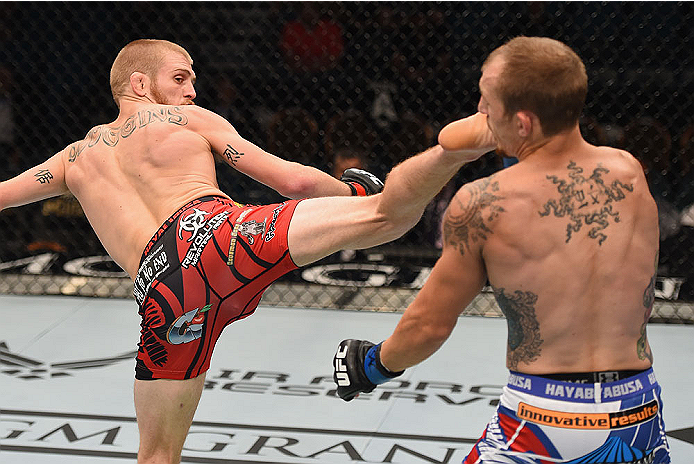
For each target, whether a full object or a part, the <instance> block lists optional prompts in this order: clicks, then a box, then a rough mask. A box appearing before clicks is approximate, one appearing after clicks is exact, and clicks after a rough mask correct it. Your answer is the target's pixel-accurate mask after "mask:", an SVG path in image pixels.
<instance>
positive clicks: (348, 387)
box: [333, 339, 405, 401]
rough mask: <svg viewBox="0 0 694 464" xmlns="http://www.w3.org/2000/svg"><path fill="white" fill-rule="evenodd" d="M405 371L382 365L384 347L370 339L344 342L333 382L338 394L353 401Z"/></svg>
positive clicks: (334, 361) (337, 355)
mask: <svg viewBox="0 0 694 464" xmlns="http://www.w3.org/2000/svg"><path fill="white" fill-rule="evenodd" d="M403 372H405V371H404V370H403V371H400V372H391V371H390V370H388V369H387V368H386V367H385V366H384V365H383V363H381V344H380V343H379V344H378V345H374V344H373V343H371V342H368V341H366V340H351V339H350V340H342V341H341V342H340V344H339V345H338V347H337V352H336V353H335V356H334V357H333V380H334V381H335V383H336V384H337V395H338V396H339V397H340V398H342V399H343V400H345V401H351V400H352V399H354V398H355V397H356V396H357V395H358V394H359V393H369V392H370V391H372V390H373V389H374V388H376V385H379V384H382V383H384V382H387V381H388V380H390V379H392V378H395V377H397V376H399V375H402V373H403Z"/></svg>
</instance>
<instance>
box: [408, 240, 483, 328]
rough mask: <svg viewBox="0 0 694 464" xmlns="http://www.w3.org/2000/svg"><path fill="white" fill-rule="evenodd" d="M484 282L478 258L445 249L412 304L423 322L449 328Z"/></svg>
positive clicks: (481, 264) (480, 261) (453, 249)
mask: <svg viewBox="0 0 694 464" xmlns="http://www.w3.org/2000/svg"><path fill="white" fill-rule="evenodd" d="M485 282H486V273H485V269H484V264H483V263H482V260H481V258H480V259H475V258H474V257H473V256H472V255H470V254H468V255H467V256H465V255H461V254H460V253H459V251H458V250H457V249H455V248H453V247H451V246H446V247H445V248H444V250H443V253H442V254H441V257H440V258H439V260H438V261H437V262H436V265H435V266H434V268H433V269H432V271H431V274H430V275H429V278H428V279H427V281H426V283H425V284H424V286H423V287H422V289H421V290H420V292H419V294H418V295H417V297H416V298H415V301H414V302H413V306H414V307H419V308H422V309H421V310H422V311H426V313H427V318H429V319H431V318H433V319H434V321H433V322H434V323H436V324H440V325H441V326H451V328H452V326H453V325H455V322H456V320H457V318H458V316H459V315H460V314H461V313H462V312H463V311H464V310H465V308H467V306H468V305H469V304H470V303H471V302H472V300H473V299H474V298H475V296H477V294H478V293H479V292H480V291H481V290H482V287H483V286H484V284H485Z"/></svg>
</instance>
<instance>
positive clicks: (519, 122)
mask: <svg viewBox="0 0 694 464" xmlns="http://www.w3.org/2000/svg"><path fill="white" fill-rule="evenodd" d="M514 119H515V123H516V130H517V131H518V135H519V136H521V137H529V136H530V135H531V134H532V133H533V129H535V130H537V129H540V120H539V119H538V117H537V116H535V114H534V113H531V112H530V111H518V112H517V113H516V114H515V118H514Z"/></svg>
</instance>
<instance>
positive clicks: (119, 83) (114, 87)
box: [111, 39, 193, 107]
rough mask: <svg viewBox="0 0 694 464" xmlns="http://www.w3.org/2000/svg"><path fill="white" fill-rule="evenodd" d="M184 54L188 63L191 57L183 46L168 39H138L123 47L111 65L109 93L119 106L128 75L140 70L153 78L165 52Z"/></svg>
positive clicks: (126, 85) (128, 81) (126, 87)
mask: <svg viewBox="0 0 694 464" xmlns="http://www.w3.org/2000/svg"><path fill="white" fill-rule="evenodd" d="M170 51H173V52H176V53H180V54H181V55H183V56H185V57H186V58H187V59H188V60H189V61H190V63H191V64H192V63H193V59H192V58H191V57H190V54H189V53H188V52H187V51H186V49H185V48H183V47H181V46H180V45H177V44H175V43H173V42H169V41H168V40H157V39H138V40H134V41H132V42H130V43H129V44H128V45H126V46H125V47H123V48H122V49H121V51H120V52H118V56H116V59H115V60H114V61H113V65H112V66H111V94H112V95H113V99H114V100H115V102H116V105H118V107H120V104H119V99H120V98H121V97H122V96H123V95H124V94H125V93H126V92H127V89H128V86H129V85H130V75H131V74H132V73H134V72H136V71H137V72H141V73H143V74H145V75H147V76H149V77H150V78H151V79H154V77H155V75H156V73H157V71H159V68H160V67H161V65H162V63H163V61H164V57H165V55H166V53H167V52H170Z"/></svg>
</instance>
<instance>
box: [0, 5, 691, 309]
mask: <svg viewBox="0 0 694 464" xmlns="http://www.w3.org/2000/svg"><path fill="white" fill-rule="evenodd" d="M0 11H2V14H0V154H1V156H2V159H3V162H2V163H0V171H2V172H1V173H0V179H3V180H4V179H7V178H10V177H12V176H14V175H16V174H18V173H20V172H22V171H24V170H25V169H27V168H29V167H31V166H34V165H36V164H38V163H39V162H41V161H43V160H44V159H45V158H47V157H48V156H50V155H52V154H53V153H55V152H56V151H58V150H60V149H62V148H63V147H64V146H66V145H67V144H69V143H71V142H72V141H74V140H78V139H81V138H83V137H84V135H85V133H86V132H87V130H88V129H89V128H90V127H92V126H93V125H94V124H97V123H104V122H108V121H110V120H112V119H114V118H115V116H116V114H117V109H116V106H115V104H113V101H112V98H111V94H110V89H109V84H108V83H109V70H110V65H111V63H112V61H113V59H114V57H115V55H116V54H117V52H118V50H120V48H121V47H122V46H124V45H125V44H126V43H128V42H129V41H131V40H134V39H136V38H143V37H150V38H154V37H156V38H163V39H168V40H172V41H175V42H177V43H180V44H181V45H183V46H184V47H185V48H186V49H187V50H188V51H189V52H190V53H191V55H192V56H193V59H194V61H195V64H194V66H195V70H196V73H197V75H198V83H197V86H196V87H197V94H198V97H197V99H196V101H197V103H198V104H199V105H201V106H204V107H206V108H209V109H211V110H213V111H215V112H217V113H219V114H221V115H222V116H224V117H225V118H227V119H228V120H229V121H231V123H232V124H233V125H234V127H235V128H236V129H237V130H238V131H239V133H240V134H241V135H242V136H243V137H244V138H247V139H248V140H251V141H253V142H254V143H256V144H258V145H259V146H261V147H263V148H265V149H267V150H268V151H270V152H272V153H275V154H277V155H280V156H282V157H284V158H287V159H291V160H295V161H299V162H302V163H305V164H309V165H313V166H315V167H317V168H319V169H323V170H325V171H327V172H334V171H335V170H338V169H339V168H340V167H341V166H342V165H343V163H344V162H345V160H348V161H347V162H350V163H357V164H359V165H362V166H363V167H365V168H366V169H368V170H370V171H372V172H374V173H375V174H377V175H379V176H384V175H385V174H386V173H387V172H388V171H389V170H390V168H391V167H392V166H393V165H394V164H396V163H398V162H399V161H401V160H402V159H404V158H405V157H408V156H410V155H412V154H414V153H417V152H419V151H421V150H423V149H425V148H427V147H428V146H430V145H431V144H433V143H434V141H435V138H436V134H437V133H438V130H439V129H440V128H441V127H442V126H443V125H444V124H446V123H447V122H450V121H452V120H454V119H457V118H459V117H461V116H464V115H467V114H470V113H472V112H474V111H475V108H476V105H477V100H478V98H479V95H478V91H477V80H478V79H479V74H480V70H479V69H480V65H481V63H482V62H483V60H484V58H485V57H486V56H487V54H488V53H489V52H490V51H491V50H493V49H494V48H496V47H497V46H499V45H501V44H502V43H504V42H505V41H506V40H508V39H509V38H511V37H514V36H517V35H542V36H549V37H553V38H556V39H559V40H562V41H564V42H565V43H567V44H568V45H570V46H571V47H572V48H573V49H574V50H576V51H577V53H578V54H579V55H580V56H581V57H582V59H583V60H584V62H585V63H586V68H587V71H588V76H589V93H588V98H587V102H586V107H585V110H584V113H583V116H582V119H581V129H582V132H583V134H584V136H585V138H586V139H587V140H588V141H590V142H592V143H596V144H607V145H612V146H616V147H620V148H624V149H626V150H628V151H630V152H631V153H633V154H634V155H635V156H636V157H637V158H638V159H639V161H640V162H641V163H642V165H643V166H644V170H645V172H646V174H647V179H648V181H649V186H650V188H651V191H652V193H653V195H654V196H655V198H656V201H657V203H658V210H659V220H660V234H661V252H660V261H659V266H658V277H657V288H656V296H657V301H656V305H655V310H654V312H653V316H652V319H653V320H654V321H662V322H678V323H692V322H694V306H693V305H694V206H693V205H694V169H693V168H694V156H693V154H694V117H693V116H692V115H693V114H694V111H693V110H694V108H693V106H694V103H693V102H694V100H693V99H692V98H691V95H692V94H693V93H694V92H693V90H694V63H693V62H692V56H694V55H692V53H691V47H692V45H693V44H692V39H693V38H694V29H692V28H691V26H690V25H691V23H692V21H694V4H692V3H686V2H662V3H661V2H644V3H640V2H626V3H622V2H469V3H468V2H451V3H448V2H192V3H188V2H173V3H168V2H127V3H120V2H119V3H110V2H84V3H83V2H64V3H63V2H3V3H0ZM502 168H503V160H502V159H501V158H500V157H498V156H495V155H491V156H486V157H483V158H482V159H480V160H478V161H476V162H474V163H472V164H470V165H468V166H466V167H465V168H464V169H462V170H461V171H460V172H459V173H458V175H457V176H456V177H455V178H454V179H453V181H452V182H451V183H450V184H449V185H448V186H447V187H446V188H444V189H443V190H442V192H441V193H440V194H439V195H438V196H437V197H436V198H435V199H434V201H432V203H431V204H430V205H429V207H428V208H427V210H426V212H425V214H424V216H423V218H422V220H421V221H420V222H419V223H418V224H417V226H415V228H414V229H413V230H412V231H410V232H408V233H407V234H406V235H405V236H404V237H402V238H401V239H399V240H397V241H395V242H393V243H391V244H387V245H383V246H381V247H377V248H374V249H370V250H358V251H345V252H341V253H336V254H335V255H333V256H330V257H328V258H326V259H324V260H322V261H320V262H318V263H316V264H314V265H312V266H309V267H307V268H306V269H301V270H297V271H295V272H293V273H290V274H289V275H287V276H286V277H285V278H283V279H282V280H280V281H278V282H277V283H276V284H274V285H273V286H272V287H270V289H269V290H268V291H267V292H266V294H265V295H264V297H263V304H271V305H279V306H293V305H295V306H302V307H337V308H345V309H359V310H378V311H400V310H403V309H404V308H405V307H406V306H407V304H408V303H409V302H410V301H411V300H412V298H413V297H414V295H415V294H416V291H417V289H418V288H420V287H421V284H422V283H423V281H424V280H425V279H426V276H427V275H428V272H429V271H430V270H431V267H432V266H433V264H434V262H435V260H436V258H437V256H438V253H439V249H440V246H441V244H440V241H441V237H440V221H441V215H442V212H443V210H444V208H445V205H446V204H447V202H448V201H449V200H450V198H451V196H452V194H453V192H454V191H455V190H456V189H457V188H458V187H460V186H461V185H463V184H464V183H466V182H469V181H471V180H474V179H477V178H480V177H483V176H486V175H489V174H492V173H494V172H496V171H498V170H499V169H502ZM218 179H219V185H220V188H221V189H222V190H224V191H225V192H226V193H228V194H229V195H230V196H231V197H232V198H234V199H235V200H237V201H240V202H244V203H268V202H275V201H279V200H281V197H279V196H278V195H277V194H276V193H274V192H273V191H271V190H270V189H268V188H266V187H264V186H262V185H259V184H257V183H255V182H254V181H253V180H251V179H248V178H246V177H244V176H243V175H240V174H238V173H236V172H234V171H233V170H231V169H228V168H226V167H224V166H221V165H220V166H219V169H218ZM0 230H1V231H2V235H3V240H2V242H1V244H0V292H1V293H18V294H62V295H82V296H98V297H129V295H130V292H131V290H132V284H131V283H130V281H129V279H128V278H127V276H126V275H125V273H124V272H123V271H122V270H121V269H120V268H119V267H118V266H117V265H115V263H113V261H111V260H110V258H108V256H107V255H106V252H105V251H104V249H103V247H102V246H101V244H100V243H99V241H98V239H97V237H96V236H95V234H94V233H93V232H92V230H91V228H90V226H89V223H88V221H87V220H86V218H85V217H84V214H83V212H82V210H81V208H80V205H79V203H78V202H77V201H76V200H75V199H74V197H72V196H69V195H66V196H62V197H57V198H53V199H50V200H46V201H43V202H41V203H38V204H33V205H29V206H25V207H21V208H11V209H8V210H5V211H2V212H0ZM606 285H608V283H606ZM465 313H466V314H475V315H485V316H498V315H500V312H499V311H498V309H497V307H496V305H495V303H494V302H493V297H492V295H491V293H489V292H488V291H483V292H482V294H481V295H480V296H479V297H478V298H477V299H475V301H474V302H473V303H472V304H471V305H470V306H469V307H468V309H467V310H466V312H465Z"/></svg>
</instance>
